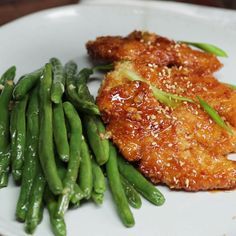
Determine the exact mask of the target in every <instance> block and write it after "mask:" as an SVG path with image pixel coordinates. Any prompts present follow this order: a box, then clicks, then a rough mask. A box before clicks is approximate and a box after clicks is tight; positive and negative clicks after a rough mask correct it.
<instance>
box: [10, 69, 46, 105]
mask: <svg viewBox="0 0 236 236" xmlns="http://www.w3.org/2000/svg"><path fill="white" fill-rule="evenodd" d="M42 72H43V71H42V69H39V70H36V71H34V72H32V73H30V74H27V75H24V76H23V77H22V78H21V79H20V80H19V81H18V83H17V84H16V86H15V88H14V91H13V97H14V99H15V100H21V99H23V98H24V97H25V96H26V94H27V93H28V92H29V91H30V90H31V89H32V88H33V87H34V86H35V85H36V84H37V82H38V81H39V79H40V77H41V75H42Z"/></svg>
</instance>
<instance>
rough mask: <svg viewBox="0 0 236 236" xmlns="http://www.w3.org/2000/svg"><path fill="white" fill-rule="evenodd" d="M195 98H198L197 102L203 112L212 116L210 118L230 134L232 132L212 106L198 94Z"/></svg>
mask: <svg viewBox="0 0 236 236" xmlns="http://www.w3.org/2000/svg"><path fill="white" fill-rule="evenodd" d="M197 99H198V100H199V103H200V105H201V106H202V107H203V109H204V110H205V112H206V113H207V114H208V115H209V116H210V117H211V118H212V120H214V121H215V122H216V124H218V125H219V126H221V127H222V128H224V129H225V130H227V131H228V132H229V133H230V134H233V131H232V130H231V128H230V127H229V126H228V125H227V124H226V123H225V122H224V120H223V119H222V118H221V117H220V115H219V114H218V112H217V111H216V110H215V109H214V108H213V107H211V106H210V105H209V104H208V103H207V102H206V101H204V100H203V99H201V98H200V97H198V96H197Z"/></svg>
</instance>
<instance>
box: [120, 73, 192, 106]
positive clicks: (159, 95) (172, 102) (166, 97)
mask: <svg viewBox="0 0 236 236" xmlns="http://www.w3.org/2000/svg"><path fill="white" fill-rule="evenodd" d="M123 74H124V75H125V76H126V77H127V78H128V79H129V80H132V81H142V82H145V83H147V84H149V86H150V88H151V89H152V92H153V95H154V97H155V98H156V99H157V100H158V101H160V102H161V103H163V104H165V105H167V106H170V107H174V106H176V105H177V104H176V101H186V102H194V101H193V100H192V99H190V98H186V97H182V96H178V95H176V94H172V93H167V92H164V91H162V90H160V89H158V88H157V87H155V86H154V85H152V84H150V83H149V82H148V81H147V80H145V79H143V78H142V77H140V76H139V75H137V74H136V73H135V72H133V71H131V70H123Z"/></svg>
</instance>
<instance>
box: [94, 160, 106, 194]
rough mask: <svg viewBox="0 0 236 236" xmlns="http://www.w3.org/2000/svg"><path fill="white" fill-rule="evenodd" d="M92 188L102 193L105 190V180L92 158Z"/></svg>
mask: <svg viewBox="0 0 236 236" xmlns="http://www.w3.org/2000/svg"><path fill="white" fill-rule="evenodd" d="M92 171H93V190H94V192H95V193H101V194H103V193H104V192H105V191H106V182H105V177H104V175H103V172H102V169H101V167H100V166H99V165H98V164H97V163H96V162H95V161H94V160H93V159H92Z"/></svg>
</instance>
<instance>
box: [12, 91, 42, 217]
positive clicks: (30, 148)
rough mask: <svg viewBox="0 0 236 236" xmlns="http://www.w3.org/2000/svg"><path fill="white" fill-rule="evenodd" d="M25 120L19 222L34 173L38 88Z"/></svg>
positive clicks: (36, 153)
mask: <svg viewBox="0 0 236 236" xmlns="http://www.w3.org/2000/svg"><path fill="white" fill-rule="evenodd" d="M26 118H27V126H26V147H25V152H24V153H25V161H24V168H23V173H22V182H21V191H20V196H19V198H18V202H17V207H16V218H17V219H18V220H19V221H25V217H26V213H27V209H28V203H29V201H28V199H29V197H30V191H31V188H32V184H33V180H34V177H35V173H36V163H37V160H36V159H37V158H38V134H39V101H38V87H35V88H34V89H33V91H32V92H31V94H30V99H29V105H28V109H27V113H26Z"/></svg>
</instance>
